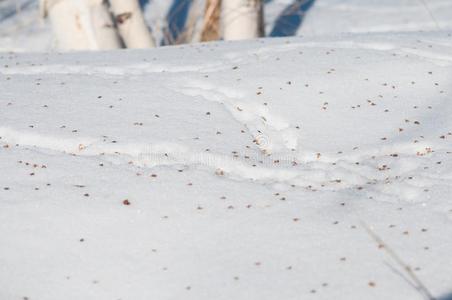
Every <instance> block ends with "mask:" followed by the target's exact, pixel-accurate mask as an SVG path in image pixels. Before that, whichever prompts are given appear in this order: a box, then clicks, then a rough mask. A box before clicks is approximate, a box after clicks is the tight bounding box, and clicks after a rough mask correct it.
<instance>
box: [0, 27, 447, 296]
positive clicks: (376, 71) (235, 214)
mask: <svg viewBox="0 0 452 300" xmlns="http://www.w3.org/2000/svg"><path fill="white" fill-rule="evenodd" d="M451 48H452V37H451V35H450V34H448V33H444V32H439V33H434V32H432V33H424V34H422V35H421V36H420V35H419V34H416V33H404V34H401V33H399V34H391V35H387V34H385V35H382V34H377V33H375V34H371V35H368V34H367V35H359V34H345V35H342V36H336V37H328V38H327V37H319V38H286V39H272V40H269V39H264V40H257V41H250V42H246V43H209V44H202V45H187V46H181V47H171V48H160V49H156V50H152V51H120V52H105V53H91V54H89V55H87V54H86V53H71V54H15V53H4V54H0V107H1V108H0V120H1V122H0V146H1V148H0V169H1V173H0V236H1V237H2V240H1V242H0V282H2V287H1V288H0V298H1V299H25V297H26V298H27V299H62V298H64V299H123V300H124V299H134V300H140V299H150V298H152V299H300V298H302V299H311V298H312V299H364V298H365V299H422V297H421V295H420V294H419V293H418V292H417V290H416V288H415V287H413V286H412V285H410V284H409V282H407V281H406V279H405V278H404V276H405V275H404V271H403V270H401V269H400V268H399V267H398V266H397V265H396V264H395V263H394V262H393V261H392V260H391V258H390V257H388V255H387V254H386V252H384V251H383V250H382V249H379V248H378V246H377V245H376V244H375V243H374V242H373V241H372V239H371V238H370V237H369V236H368V235H367V234H366V232H365V231H364V230H363V228H362V227H361V226H360V222H361V221H364V222H365V223H366V224H368V225H369V226H371V227H372V228H373V229H374V230H375V232H377V233H378V234H379V235H380V236H381V237H383V239H384V240H385V241H386V242H387V243H388V244H389V245H390V246H391V247H392V248H393V249H395V250H396V252H397V253H398V254H399V255H400V256H402V257H403V259H404V260H406V262H407V263H408V264H410V265H411V266H412V268H413V270H414V272H415V273H416V274H417V275H418V276H419V277H420V278H421V279H422V281H423V282H424V283H425V285H426V286H427V287H428V288H429V289H430V290H431V292H432V293H433V294H434V295H435V296H437V297H443V298H442V299H446V298H445V297H446V296H445V295H447V293H448V292H450V291H451V290H452V286H451V285H450V283H451V279H452V277H451V276H452V275H451V272H450V270H451V268H452V260H450V253H451V251H452V241H451V239H450V236H452V224H451V221H452V213H451V209H452V207H451V201H450V197H449V195H450V193H451V192H452V156H451V153H452V152H451V149H452V148H451V145H452V144H451V142H452V121H451V118H450V116H451V114H452V105H451V104H450V93H451V90H450V87H451V75H452V55H451V53H452V51H451Z"/></svg>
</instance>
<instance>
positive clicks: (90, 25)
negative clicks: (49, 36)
mask: <svg viewBox="0 0 452 300" xmlns="http://www.w3.org/2000/svg"><path fill="white" fill-rule="evenodd" d="M40 5H41V13H42V14H43V16H44V17H46V16H48V17H49V19H50V21H51V23H52V27H53V31H54V33H55V37H56V42H57V47H58V48H59V49H60V50H108V49H119V48H121V47H122V44H121V39H120V38H119V35H118V33H117V31H116V28H115V26H114V23H113V19H112V17H111V14H110V13H109V11H108V7H107V6H106V4H105V3H104V1H103V0H41V1H40Z"/></svg>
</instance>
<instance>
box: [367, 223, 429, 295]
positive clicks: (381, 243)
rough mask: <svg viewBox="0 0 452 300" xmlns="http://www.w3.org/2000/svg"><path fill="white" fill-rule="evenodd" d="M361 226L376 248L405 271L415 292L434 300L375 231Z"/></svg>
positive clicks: (407, 266)
mask: <svg viewBox="0 0 452 300" xmlns="http://www.w3.org/2000/svg"><path fill="white" fill-rule="evenodd" d="M361 226H362V227H363V228H364V229H365V230H366V232H367V233H368V234H369V235H370V237H371V238H372V239H373V240H374V241H375V242H376V243H377V244H378V246H379V247H380V248H382V249H384V250H385V251H386V253H388V255H389V256H390V257H391V258H392V259H394V261H395V262H396V263H397V264H398V265H399V266H400V267H401V268H402V269H403V270H404V271H405V273H406V274H407V275H408V276H409V277H410V279H411V280H412V281H413V282H414V283H415V285H416V286H417V290H418V291H419V293H421V294H422V295H423V296H424V297H425V299H428V300H435V297H433V295H432V294H431V293H430V291H429V290H428V289H427V287H426V286H425V285H424V283H423V282H422V281H421V280H420V279H419V277H417V276H416V274H414V272H413V270H412V269H411V267H410V266H409V265H408V264H406V263H405V262H404V261H403V260H402V259H401V258H400V257H399V256H398V255H397V253H396V252H395V251H394V250H393V249H392V248H390V247H389V246H388V244H386V243H385V242H384V241H383V239H382V238H381V237H380V236H378V235H377V234H376V233H375V231H373V230H372V229H371V228H370V227H369V226H368V225H367V224H366V223H364V222H363V221H361Z"/></svg>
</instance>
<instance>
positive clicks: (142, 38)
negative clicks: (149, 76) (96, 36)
mask: <svg viewBox="0 0 452 300" xmlns="http://www.w3.org/2000/svg"><path fill="white" fill-rule="evenodd" d="M110 5H111V9H112V11H113V14H114V16H115V20H116V25H117V26H118V30H119V34H120V35H121V37H122V40H123V41H124V43H125V45H126V46H127V48H151V47H155V43H154V39H153V38H152V35H151V32H150V31H149V29H148V27H147V25H146V22H145V20H144V17H143V13H142V12H141V8H140V4H139V2H138V0H110Z"/></svg>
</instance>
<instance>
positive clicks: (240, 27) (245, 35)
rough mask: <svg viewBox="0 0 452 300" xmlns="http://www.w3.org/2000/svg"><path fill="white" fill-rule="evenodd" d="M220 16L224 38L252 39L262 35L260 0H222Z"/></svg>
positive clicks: (261, 6) (261, 7)
mask: <svg viewBox="0 0 452 300" xmlns="http://www.w3.org/2000/svg"><path fill="white" fill-rule="evenodd" d="M221 18H222V25H223V38H224V39H225V40H243V39H253V38H258V37H261V36H263V5H262V1H261V0H223V1H222V7H221Z"/></svg>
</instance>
